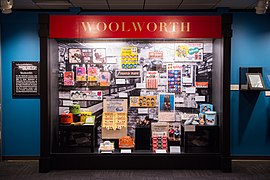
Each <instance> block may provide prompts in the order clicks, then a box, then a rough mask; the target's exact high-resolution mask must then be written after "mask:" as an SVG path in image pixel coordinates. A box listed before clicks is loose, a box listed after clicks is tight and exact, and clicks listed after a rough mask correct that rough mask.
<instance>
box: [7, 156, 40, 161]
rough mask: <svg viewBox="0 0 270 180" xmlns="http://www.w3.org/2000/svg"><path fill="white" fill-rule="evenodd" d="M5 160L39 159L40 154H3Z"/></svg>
mask: <svg viewBox="0 0 270 180" xmlns="http://www.w3.org/2000/svg"><path fill="white" fill-rule="evenodd" d="M2 159H3V160H39V156H2Z"/></svg>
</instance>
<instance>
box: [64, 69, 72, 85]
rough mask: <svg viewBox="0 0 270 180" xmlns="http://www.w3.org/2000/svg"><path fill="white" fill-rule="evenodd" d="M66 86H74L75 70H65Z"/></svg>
mask: <svg viewBox="0 0 270 180" xmlns="http://www.w3.org/2000/svg"><path fill="white" fill-rule="evenodd" d="M64 86H74V72H73V71H67V72H64Z"/></svg>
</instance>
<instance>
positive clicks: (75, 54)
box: [68, 48, 82, 64]
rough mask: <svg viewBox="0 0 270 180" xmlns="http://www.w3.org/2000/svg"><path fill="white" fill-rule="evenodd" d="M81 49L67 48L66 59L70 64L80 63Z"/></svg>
mask: <svg viewBox="0 0 270 180" xmlns="http://www.w3.org/2000/svg"><path fill="white" fill-rule="evenodd" d="M81 56H82V50H81V49H78V48H77V49H73V48H70V49H68V60H69V63H71V64H76V63H81V62H82V61H81Z"/></svg>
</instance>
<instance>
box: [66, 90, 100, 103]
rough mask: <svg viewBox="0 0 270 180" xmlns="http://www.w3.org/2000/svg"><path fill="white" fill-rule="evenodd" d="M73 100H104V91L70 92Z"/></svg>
mask: <svg viewBox="0 0 270 180" xmlns="http://www.w3.org/2000/svg"><path fill="white" fill-rule="evenodd" d="M70 99H71V100H94V101H100V100H102V91H70Z"/></svg>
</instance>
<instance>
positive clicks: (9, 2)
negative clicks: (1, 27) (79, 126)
mask: <svg viewBox="0 0 270 180" xmlns="http://www.w3.org/2000/svg"><path fill="white" fill-rule="evenodd" d="M12 6H13V0H1V10H2V13H3V14H9V13H11V12H12Z"/></svg>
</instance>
